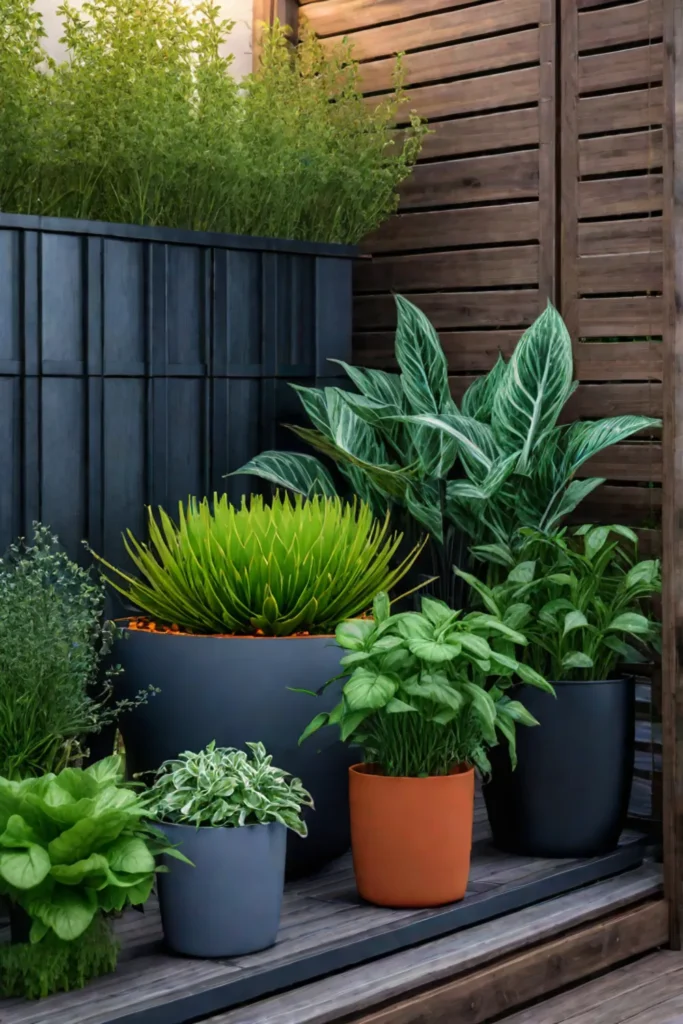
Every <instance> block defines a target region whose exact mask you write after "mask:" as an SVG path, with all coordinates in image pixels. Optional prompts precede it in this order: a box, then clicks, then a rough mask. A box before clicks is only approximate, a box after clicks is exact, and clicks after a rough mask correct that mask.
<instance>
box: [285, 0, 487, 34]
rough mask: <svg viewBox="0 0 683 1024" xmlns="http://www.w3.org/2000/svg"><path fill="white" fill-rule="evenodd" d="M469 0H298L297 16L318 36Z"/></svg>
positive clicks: (429, 11)
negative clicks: (301, 8) (304, 19)
mask: <svg viewBox="0 0 683 1024" xmlns="http://www.w3.org/2000/svg"><path fill="white" fill-rule="evenodd" d="M471 2H472V0H409V3H406V0H372V2H371V3H368V0H299V4H300V5H301V6H302V7H303V10H302V11H301V15H300V16H301V17H305V18H307V19H308V21H309V22H310V24H311V25H312V26H313V28H314V29H315V31H316V32H317V34H318V35H319V36H331V35H334V34H335V33H340V32H341V33H345V32H352V31H354V30H355V29H362V28H368V27H370V26H374V25H383V24H386V23H387V22H390V21H400V20H401V19H403V18H406V17H407V16H410V15H413V16H417V15H420V14H434V13H435V12H437V11H443V10H444V9H446V8H450V7H464V6H466V5H467V4H469V3H471Z"/></svg>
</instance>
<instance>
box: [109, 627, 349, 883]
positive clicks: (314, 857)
mask: <svg viewBox="0 0 683 1024" xmlns="http://www.w3.org/2000/svg"><path fill="white" fill-rule="evenodd" d="M340 656H341V650H340V648H339V647H337V645H336V643H335V641H334V637H287V638H279V637H278V638H274V637H273V638H271V637H260V638H257V639H255V638H251V637H214V636H186V635H174V634H170V633H147V632H143V631H137V630H125V631H124V634H123V637H122V638H121V639H120V640H119V641H117V643H116V648H115V650H114V660H115V661H118V662H119V663H120V664H121V665H122V667H123V669H124V671H123V673H122V674H121V675H120V676H118V677H117V679H116V696H117V698H118V699H121V698H127V699H129V700H131V699H134V698H135V696H136V694H138V693H139V692H140V691H141V690H144V689H145V688H147V687H149V686H152V687H155V688H157V689H158V690H159V692H158V693H157V694H155V695H153V696H151V697H150V698H149V700H148V701H147V703H146V704H143V705H142V706H140V707H138V708H135V709H134V710H132V711H128V712H125V713H124V714H122V715H121V720H120V729H121V734H122V736H123V741H124V745H125V748H126V768H127V772H128V774H129V775H133V774H137V773H142V772H152V771H154V770H155V769H156V768H158V767H159V765H160V764H161V763H162V761H166V760H168V759H170V758H173V757H177V755H178V754H180V753H182V751H184V750H192V751H198V750H201V749H203V747H205V746H206V744H207V743H210V742H211V740H215V741H216V743H217V744H218V746H223V747H238V748H241V749H244V748H245V744H246V743H247V742H259V741H260V742H261V743H263V744H264V745H265V747H266V750H267V751H268V753H269V754H272V755H273V764H275V765H277V767H278V768H284V769H285V770H286V771H288V772H290V773H291V774H292V775H295V776H297V777H299V778H300V779H301V780H302V781H303V784H304V786H306V788H307V789H308V790H310V792H311V794H312V796H313V799H314V801H315V811H308V810H307V811H306V820H307V822H308V828H309V835H308V838H307V839H305V840H304V839H300V838H299V837H298V836H296V835H294V834H291V833H290V836H289V839H288V843H287V873H288V875H289V876H290V877H293V876H296V875H303V874H307V873H309V872H311V871H314V870H316V869H317V868H319V867H321V866H322V865H323V864H325V863H327V862H328V861H330V860H333V859H334V858H335V857H339V856H341V854H343V853H345V852H346V850H348V848H349V845H350V826H349V805H348V768H349V765H351V764H352V763H353V762H354V760H357V756H356V757H354V754H353V752H352V751H350V750H349V749H348V748H347V747H346V746H345V745H344V744H342V743H340V742H339V738H338V737H339V733H338V730H336V729H323V730H321V731H320V732H319V733H317V734H316V735H315V736H313V737H311V738H310V739H309V740H307V741H306V742H305V743H303V744H302V745H301V746H299V745H298V739H299V736H300V735H301V733H302V732H303V730H304V729H305V727H306V726H307V725H308V723H309V722H310V721H311V719H312V718H313V717H314V716H315V715H316V714H318V713H319V712H320V711H329V710H331V708H333V707H334V705H335V704H336V703H337V702H338V700H339V697H340V690H341V684H340V683H334V684H333V685H332V686H330V687H328V689H327V690H326V691H325V693H324V695H323V696H321V697H318V698H314V697H311V696H309V695H308V694H303V693H293V692H292V691H291V689H290V687H298V688H301V689H306V690H314V691H315V690H317V689H318V688H319V687H320V686H321V685H322V684H323V683H325V682H326V681H327V680H328V679H331V678H332V677H333V676H336V675H338V673H339V659H340ZM150 780H151V777H150Z"/></svg>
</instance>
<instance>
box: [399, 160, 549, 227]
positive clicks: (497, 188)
mask: <svg viewBox="0 0 683 1024" xmlns="http://www.w3.org/2000/svg"><path fill="white" fill-rule="evenodd" d="M400 193H401V206H400V209H401V211H402V212H403V211H408V210H415V209H419V208H420V207H435V206H464V205H465V204H471V203H475V202H482V203H484V202H496V201H498V202H500V201H504V200H506V199H535V198H536V197H537V196H538V152H537V151H536V150H528V151H527V150H523V151H522V152H512V153H495V154H488V155H486V156H475V157H469V158H467V159H464V160H445V161H441V162H439V163H436V164H419V165H418V166H417V167H416V168H415V170H414V171H413V173H412V174H411V176H410V177H409V178H408V180H407V181H405V182H404V183H403V185H402V186H401V189H400Z"/></svg>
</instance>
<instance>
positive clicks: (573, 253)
mask: <svg viewBox="0 0 683 1024" xmlns="http://www.w3.org/2000/svg"><path fill="white" fill-rule="evenodd" d="M559 6H560V72H561V86H560V96H559V99H558V103H559V106H560V118H559V120H558V131H559V134H560V156H559V174H560V281H559V292H560V295H559V303H560V312H561V313H562V316H563V318H564V322H565V323H566V325H567V330H568V331H569V334H570V335H571V339H572V344H573V346H574V353H575V354H576V346H577V344H578V339H579V295H578V287H579V286H578V281H577V263H578V216H579V195H578V181H579V145H578V138H579V136H578V130H579V129H578V123H577V120H578V117H577V106H578V99H579V57H578V6H577V0H559Z"/></svg>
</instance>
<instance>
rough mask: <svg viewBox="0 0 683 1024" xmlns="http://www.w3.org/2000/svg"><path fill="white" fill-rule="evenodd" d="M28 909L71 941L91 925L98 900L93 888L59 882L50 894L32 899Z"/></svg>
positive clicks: (62, 936)
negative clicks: (75, 886)
mask: <svg viewBox="0 0 683 1024" xmlns="http://www.w3.org/2000/svg"><path fill="white" fill-rule="evenodd" d="M28 909H29V912H30V914H31V916H32V917H37V918H38V919H39V920H41V921H42V922H43V924H46V925H47V926H48V927H49V928H51V929H52V930H53V931H54V933H55V935H57V937H58V938H60V939H64V941H66V942H72V941H73V940H74V939H77V938H78V937H79V935H82V934H83V932H84V931H85V930H86V929H87V928H88V927H89V925H90V924H91V922H92V919H93V917H94V916H95V914H96V912H97V909H98V902H97V896H96V894H95V893H94V891H92V890H89V889H76V888H72V887H67V886H61V885H57V886H55V888H54V889H53V891H52V892H51V893H50V895H49V896H46V897H36V898H35V899H33V900H31V901H30V902H29V906H28Z"/></svg>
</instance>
